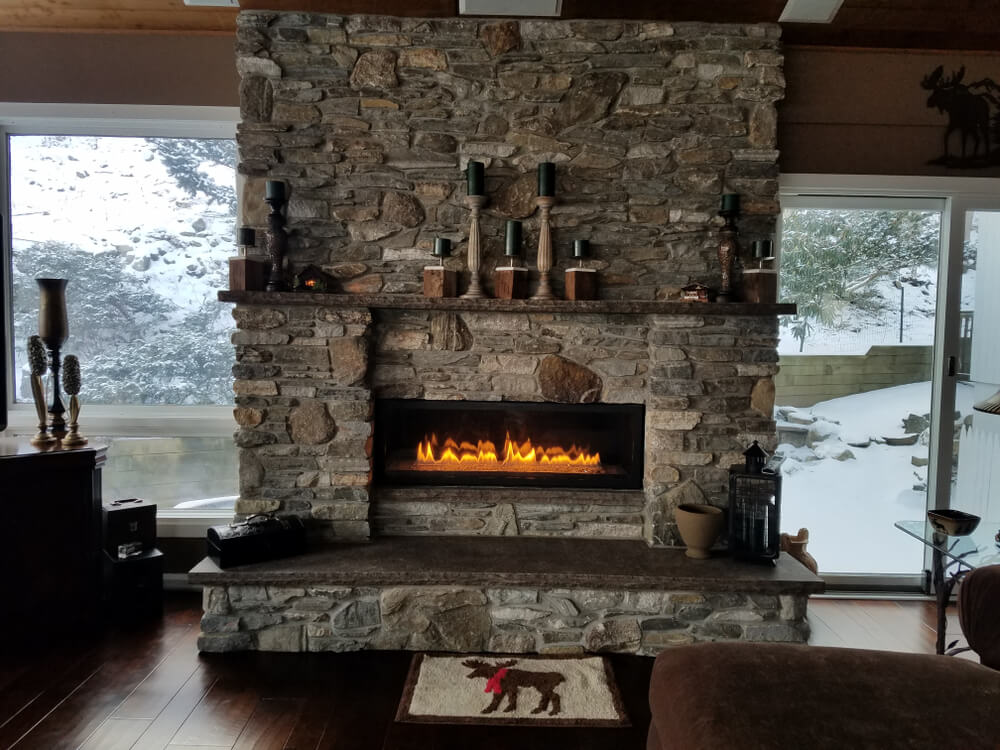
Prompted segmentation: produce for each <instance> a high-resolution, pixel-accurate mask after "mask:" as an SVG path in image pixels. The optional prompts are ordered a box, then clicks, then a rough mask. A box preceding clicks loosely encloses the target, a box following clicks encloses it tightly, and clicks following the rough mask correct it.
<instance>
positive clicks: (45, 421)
mask: <svg viewBox="0 0 1000 750" xmlns="http://www.w3.org/2000/svg"><path fill="white" fill-rule="evenodd" d="M28 364H29V365H30V366H31V396H32V399H33V400H34V402H35V414H36V415H37V416H38V432H37V433H36V434H35V436H34V437H33V438H31V444H32V445H34V446H36V447H38V448H51V447H52V446H53V445H55V444H56V443H57V442H58V441H57V440H56V439H55V438H54V437H52V435H50V434H49V433H48V429H49V417H48V412H47V411H46V409H45V383H44V382H43V381H42V375H44V374H45V370H46V369H47V368H48V355H46V353H45V344H43V343H42V339H41V338H40V337H38V336H31V337H30V338H29V339H28Z"/></svg>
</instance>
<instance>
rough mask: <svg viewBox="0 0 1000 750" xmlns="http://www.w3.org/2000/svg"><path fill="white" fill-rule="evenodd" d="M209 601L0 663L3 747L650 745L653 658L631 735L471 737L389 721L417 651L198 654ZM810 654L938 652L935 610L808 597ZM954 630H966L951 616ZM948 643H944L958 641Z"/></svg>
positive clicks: (178, 601)
mask: <svg viewBox="0 0 1000 750" xmlns="http://www.w3.org/2000/svg"><path fill="white" fill-rule="evenodd" d="M200 605H201V600H200V597H197V596H192V595H177V594H175V595H170V596H169V598H168V601H167V606H166V608H165V612H164V615H163V618H162V620H160V621H157V622H154V623H151V624H149V625H147V626H144V627H140V628H135V629H131V630H115V631H113V632H109V633H108V634H106V635H104V636H102V637H101V638H100V639H98V640H97V641H94V642H91V643H68V642H67V643H58V644H51V643H50V644H49V645H48V646H47V647H46V648H45V649H28V648H25V647H24V646H23V645H20V644H10V643H8V644H6V645H5V651H4V653H3V654H2V656H0V748H17V750H29V749H34V748H38V749H39V750H60V749H62V748H82V749H83V750H164V749H165V748H169V749H170V750H209V749H211V750H220V749H221V748H230V749H233V750H248V749H250V748H254V749H256V750H269V749H272V748H273V749H274V750H293V749H294V750H306V749H308V750H334V749H336V750H367V749H368V748H373V749H378V748H384V749H386V750H389V749H391V750H433V749H434V748H442V749H444V748H475V747H510V746H516V747H517V748H518V750H535V749H536V748H537V749H538V750H542V748H544V749H545V750H552V749H553V748H573V749H574V750H575V749H580V750H598V749H600V748H641V747H644V746H645V735H646V730H647V727H648V723H649V711H648V708H647V706H646V690H647V686H648V681H649V673H650V669H651V667H652V659H649V658H644V657H637V656H620V655H615V656H612V657H611V659H612V663H613V666H614V670H615V676H616V678H617V680H618V684H619V687H620V688H621V691H622V696H623V699H624V701H625V706H626V709H627V711H628V713H629V716H630V717H631V719H632V723H633V726H632V727H630V728H627V729H585V728H579V729H576V728H560V729H558V730H554V729H550V728H541V729H530V728H521V727H468V726H458V725H456V726H449V725H418V724H399V723H395V722H394V721H393V716H394V714H395V710H396V705H397V702H398V700H399V695H400V691H401V689H402V686H403V680H404V677H405V674H406V670H407V668H408V666H409V663H410V658H411V654H409V653H401V652H372V651H368V652H363V653H351V654H263V653H261V654H256V653H251V654H231V655H205V656H199V654H198V652H197V649H196V647H195V644H196V638H197V635H198V620H199V617H200V614H201V610H200ZM809 619H810V622H811V624H812V629H813V637H812V640H811V642H812V643H813V644H814V645H825V646H851V647H857V648H879V649H889V650H894V651H914V652H923V653H933V651H934V606H933V604H932V603H930V602H922V601H904V602H895V601H870V600H843V599H813V600H812V601H811V602H810V604H809ZM951 619H952V620H953V622H950V623H949V633H951V634H952V635H956V634H958V633H959V632H960V631H959V630H958V623H957V620H955V618H951ZM950 638H951V636H950V637H949V639H950Z"/></svg>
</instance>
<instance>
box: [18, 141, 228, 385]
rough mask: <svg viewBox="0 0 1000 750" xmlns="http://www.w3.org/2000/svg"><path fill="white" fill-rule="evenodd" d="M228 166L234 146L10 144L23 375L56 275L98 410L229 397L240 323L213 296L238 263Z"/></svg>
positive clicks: (72, 342) (72, 343) (70, 346)
mask: <svg viewBox="0 0 1000 750" xmlns="http://www.w3.org/2000/svg"><path fill="white" fill-rule="evenodd" d="M205 153H211V154H213V155H215V154H219V155H221V157H222V158H228V159H229V161H230V164H229V165H227V164H225V163H220V159H219V158H203V154H205ZM171 162H173V164H171ZM234 162H235V148H234V146H233V144H232V142H231V141H228V142H227V141H222V142H215V141H191V140H184V141H176V140H174V141H166V140H163V139H145V138H115V137H84V136H72V137H63V136H14V137H12V138H11V196H12V209H13V210H12V226H13V232H12V236H13V248H14V263H13V265H14V278H13V282H14V284H13V285H14V308H15V310H14V318H15V320H14V324H15V353H16V356H17V361H18V365H19V366H21V369H22V370H23V359H24V342H25V339H26V337H27V336H28V335H31V334H32V333H34V332H35V326H36V323H35V315H36V312H35V311H37V307H38V295H37V291H36V289H35V287H34V281H33V279H34V278H35V277H37V276H52V275H55V276H59V277H63V278H68V279H69V284H68V286H67V292H66V294H67V304H68V307H69V313H70V315H69V320H70V339H69V341H68V342H67V344H66V345H65V346H64V349H63V351H64V353H76V354H78V355H79V356H80V360H81V365H82V368H83V372H84V390H85V391H86V392H87V393H88V395H89V400H90V401H91V402H95V401H96V402H103V403H226V402H227V401H228V400H229V399H231V390H230V388H231V386H230V384H229V381H230V380H231V378H230V374H229V368H230V366H231V349H230V348H229V343H228V331H229V329H230V328H231V327H232V319H231V317H230V314H229V310H228V308H226V306H224V305H220V304H218V303H217V302H216V301H215V295H216V291H217V290H219V289H221V288H225V286H226V273H227V258H229V257H231V256H233V255H234V254H235V248H234V244H233V236H234V224H235V212H234V201H233V200H232V197H233V196H234V191H233V185H234V183H235V171H234V167H233V163H234ZM171 166H173V167H174V168H173V169H171ZM88 257H89V258H92V261H89V262H88V261H87V260H86V259H87V258H88ZM22 374H23V372H22ZM18 380H19V383H18V386H19V393H18V397H19V398H21V399H24V398H25V395H26V394H25V393H24V392H23V377H22V378H18Z"/></svg>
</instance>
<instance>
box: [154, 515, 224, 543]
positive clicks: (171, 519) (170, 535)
mask: <svg viewBox="0 0 1000 750" xmlns="http://www.w3.org/2000/svg"><path fill="white" fill-rule="evenodd" d="M232 522H233V513H231V512H230V513H225V512H224V511H219V510H173V509H168V510H164V511H159V512H157V514H156V536H158V537H160V538H161V539H204V538H205V532H207V531H208V527H209V526H224V525H225V524H228V523H232Z"/></svg>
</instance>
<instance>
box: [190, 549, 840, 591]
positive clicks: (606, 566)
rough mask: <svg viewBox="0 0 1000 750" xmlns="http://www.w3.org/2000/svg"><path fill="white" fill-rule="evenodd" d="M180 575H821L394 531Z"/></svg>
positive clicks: (740, 583)
mask: <svg viewBox="0 0 1000 750" xmlns="http://www.w3.org/2000/svg"><path fill="white" fill-rule="evenodd" d="M188 578H189V580H190V582H191V583H194V584H201V585H205V586H230V585H268V586H302V585H327V586H370V587H383V586H478V587H505V588H506V587H533V588H542V587H583V588H594V589H615V590H622V591H644V590H660V591H698V592H708V593H717V592H718V593H725V592H739V593H743V594H795V595H809V594H816V593H820V592H822V591H823V589H824V583H823V579H821V578H819V577H818V576H816V575H814V574H813V573H812V572H810V571H809V570H807V569H806V568H805V567H803V566H802V564H801V563H799V562H798V561H796V560H794V559H792V558H790V557H788V556H787V555H782V556H781V557H780V558H779V560H778V561H777V564H776V565H773V566H772V565H768V564H764V565H759V564H754V563H746V562H740V561H736V560H733V559H731V558H729V557H726V556H724V555H721V554H720V555H719V556H717V557H713V558H712V559H709V560H693V559H691V558H689V557H687V556H685V554H684V551H683V550H679V549H651V548H649V547H647V546H646V545H645V544H644V543H642V542H637V541H617V540H598V539H554V538H527V537H514V538H512V537H499V538H489V537H475V538H473V537H396V538H385V537H384V538H376V539H375V540H373V541H372V542H370V543H358V544H343V545H335V546H328V547H324V548H322V549H317V550H315V551H312V552H309V553H307V554H304V555H300V556H298V557H292V558H285V559H281V560H272V561H269V562H263V563H256V564H254V565H244V566H240V567H237V568H229V569H226V570H222V569H221V568H219V567H218V566H217V565H216V564H215V563H214V562H212V561H211V560H210V559H208V558H206V559H205V560H202V562H200V563H199V564H198V565H197V566H196V567H195V568H194V569H192V570H191V572H190V574H189V576H188Z"/></svg>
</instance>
